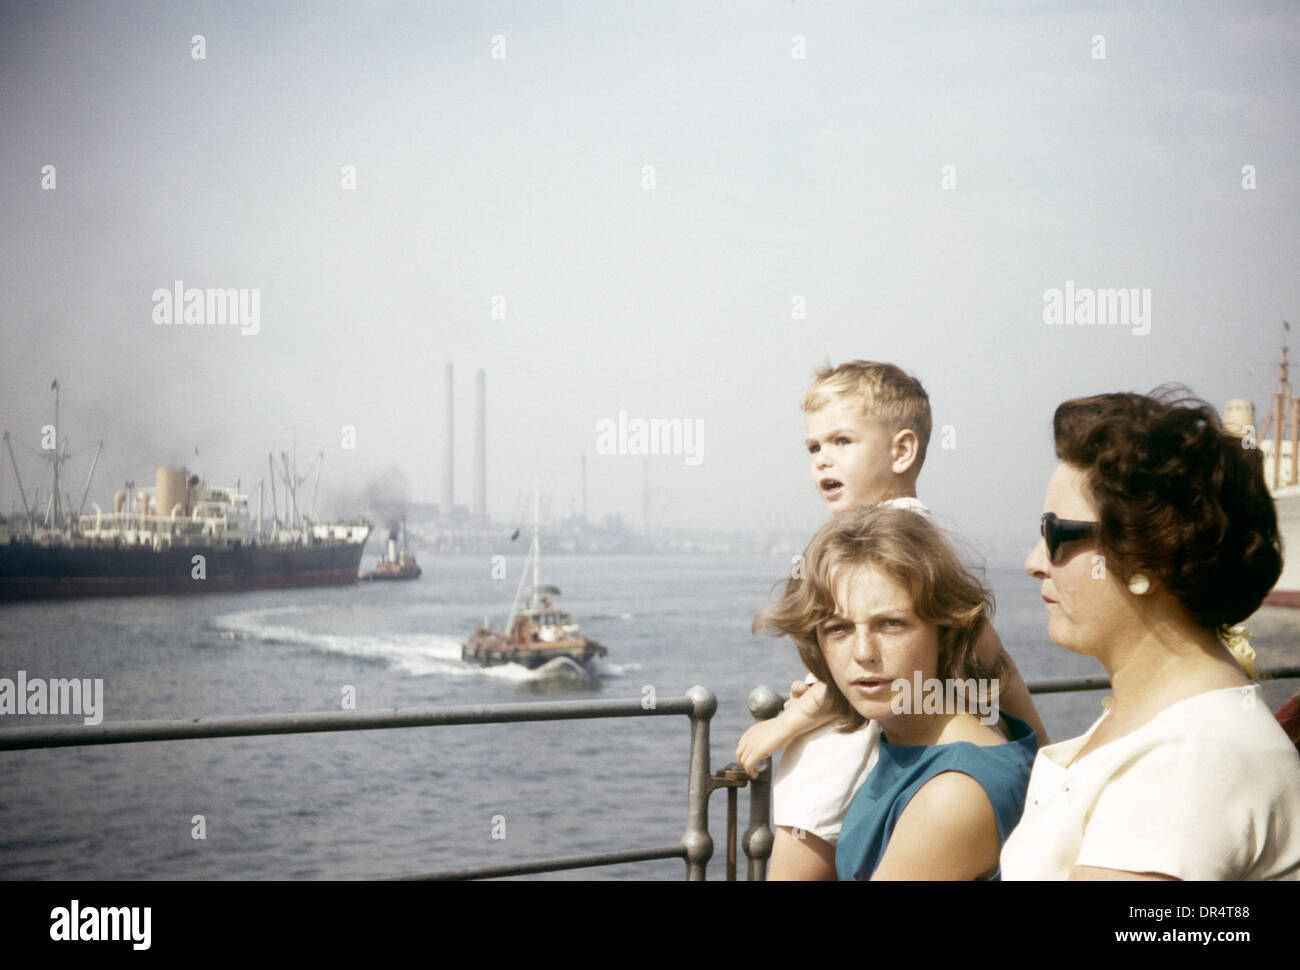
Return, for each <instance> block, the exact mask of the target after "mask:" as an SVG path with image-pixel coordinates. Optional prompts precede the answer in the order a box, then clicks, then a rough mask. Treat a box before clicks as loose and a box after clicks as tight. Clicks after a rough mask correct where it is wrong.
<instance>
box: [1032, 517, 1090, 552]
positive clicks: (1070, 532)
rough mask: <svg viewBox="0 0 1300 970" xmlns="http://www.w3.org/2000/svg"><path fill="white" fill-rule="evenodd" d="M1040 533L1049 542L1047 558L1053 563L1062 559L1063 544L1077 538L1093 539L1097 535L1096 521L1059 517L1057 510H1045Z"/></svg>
mask: <svg viewBox="0 0 1300 970" xmlns="http://www.w3.org/2000/svg"><path fill="white" fill-rule="evenodd" d="M1038 531H1039V533H1040V534H1041V535H1042V537H1043V540H1044V541H1045V542H1046V543H1047V558H1048V559H1050V560H1051V561H1052V563H1053V564H1055V563H1059V562H1060V561H1061V558H1062V557H1061V555H1060V552H1061V546H1062V545H1064V544H1065V543H1067V542H1074V541H1075V540H1077V539H1093V538H1095V537H1096V535H1097V523H1096V522H1080V521H1078V520H1077V519H1058V518H1057V517H1056V513H1055V512H1044V513H1043V522H1042V525H1040V526H1039V527H1038Z"/></svg>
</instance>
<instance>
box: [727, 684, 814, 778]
mask: <svg viewBox="0 0 1300 970" xmlns="http://www.w3.org/2000/svg"><path fill="white" fill-rule="evenodd" d="M825 697H826V685H825V684H823V683H822V682H821V681H817V682H816V683H814V684H811V685H810V684H805V683H804V682H803V681H796V682H795V683H793V684H791V685H790V699H789V700H788V701H786V702H785V709H784V710H783V711H781V713H780V714H778V715H777V716H776V717H773V718H769V719H768V720H766V721H759V722H758V723H757V724H755V725H754V726H753V727H751V728H750V729H749V730H748V731H746V732H745V733H744V734H742V735H741V736H740V743H739V744H738V745H737V746H736V761H737V762H738V763H739V764H740V767H741V768H743V769H744V770H745V773H746V774H748V775H749V777H751V778H757V777H758V765H759V762H761V761H762V760H763V759H764V758H770V757H771V756H772V755H774V754H776V753H777V752H778V751H784V750H785V749H786V748H787V747H788V746H789V744H790V742H791V741H793V740H794V739H795V738H798V737H801V736H802V735H805V734H807V733H808V732H809V731H811V730H813V729H814V728H819V727H821V726H822V725H823V724H829V723H830V722H831V721H833V720H834V719H835V716H834V715H833V714H822V713H820V712H821V707H822V701H823V699H824V698H825Z"/></svg>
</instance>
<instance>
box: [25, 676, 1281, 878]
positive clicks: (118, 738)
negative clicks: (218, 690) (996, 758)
mask: <svg viewBox="0 0 1300 970" xmlns="http://www.w3.org/2000/svg"><path fill="white" fill-rule="evenodd" d="M1290 678H1300V666H1287V667H1276V668H1272V669H1270V670H1265V671H1263V672H1261V674H1260V680H1261V682H1262V681H1265V680H1281V679H1290ZM1109 686H1110V682H1109V680H1108V679H1107V678H1106V677H1071V678H1060V679H1055V680H1039V681H1031V682H1029V684H1028V687H1029V691H1030V693H1031V694H1050V693H1062V692H1070V691H1086V690H1104V689H1106V688H1108V687H1109ZM781 705H782V698H781V697H780V696H778V695H777V693H776V692H775V691H773V690H772V689H771V688H770V687H766V686H762V687H757V688H755V689H754V690H753V691H751V692H750V695H749V711H750V714H752V715H753V717H754V720H755V721H761V720H766V719H768V718H771V717H775V716H776V715H777V714H778V713H780V711H781ZM717 707H718V701H717V697H716V696H715V695H714V694H713V692H712V691H710V690H708V689H707V688H705V687H700V686H695V687H692V688H690V689H689V690H687V691H686V693H685V694H684V695H683V696H681V697H672V698H667V699H657V700H656V701H655V703H654V704H653V705H651V706H649V707H646V706H645V705H644V704H643V703H642V701H641V700H626V701H557V702H545V703H531V704H495V705H481V706H477V707H450V708H431V709H424V710H414V711H402V710H392V711H352V712H341V713H308V714H271V715H250V716H244V717H226V718H210V719H205V718H195V719H194V720H190V721H120V722H116V723H108V724H99V725H56V726H51V727H30V728H14V729H10V730H4V731H0V751H22V750H30V749H33V748H66V747H79V746H84V745H99V744H134V743H138V742H142V741H183V740H193V739H197V738H235V737H252V736H257V735H271V734H312V733H321V732H330V731H377V730H387V729H394V728H415V727H440V726H450V725H458V724H506V723H516V722H523V721H564V720H576V719H588V718H603V717H664V716H673V715H684V716H685V717H687V718H688V719H689V720H690V725H691V746H690V765H689V771H688V784H687V808H686V832H685V833H684V834H683V836H682V838H681V841H680V842H677V843H676V844H673V845H661V846H652V847H649V848H643V849H627V850H620V851H617V852H594V853H588V854H586V855H579V856H569V857H563V858H555V859H539V860H534V861H531V862H521V863H513V864H509V865H497V866H480V867H477V868H464V869H452V870H445V871H441V872H431V873H422V874H416V875H407V876H401V877H397V878H399V879H404V880H442V879H491V878H499V877H502V876H517V875H527V874H532V873H541V872H557V871H560V870H565V869H581V868H589V867H594V866H606V865H617V864H624V863H631V862H649V861H657V860H661V859H682V860H683V861H684V862H685V863H686V878H687V879H688V880H691V881H699V880H703V879H704V878H705V873H706V868H707V866H708V862H709V860H710V859H711V858H712V856H713V838H712V836H710V835H709V796H710V795H712V794H713V792H715V791H717V790H719V789H725V790H726V791H727V838H726V848H727V863H726V871H727V875H726V878H727V879H728V880H734V879H735V878H736V861H737V860H736V836H737V792H738V790H739V789H741V788H745V787H748V788H749V789H750V797H749V822H748V825H747V827H746V829H745V834H744V837H743V840H742V842H741V846H742V848H743V850H744V853H745V856H746V858H747V859H748V878H749V879H750V880H762V879H765V878H766V875H767V860H768V859H769V858H770V857H771V854H772V844H773V840H774V833H773V831H772V826H771V783H772V765H771V759H770V758H768V759H765V760H764V761H763V763H762V765H761V766H760V769H759V771H758V776H757V777H756V778H753V779H751V778H749V777H748V776H747V775H746V774H745V773H744V772H743V771H741V770H740V768H739V766H738V765H736V764H729V765H727V766H726V767H725V768H722V769H720V770H719V771H717V772H716V773H713V774H710V758H709V724H710V721H711V719H712V717H713V715H714V713H715V712H716V711H717Z"/></svg>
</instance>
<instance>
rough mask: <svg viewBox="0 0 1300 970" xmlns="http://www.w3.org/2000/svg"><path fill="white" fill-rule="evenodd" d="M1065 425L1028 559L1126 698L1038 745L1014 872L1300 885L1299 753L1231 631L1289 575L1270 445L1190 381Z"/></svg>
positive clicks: (1100, 406)
mask: <svg viewBox="0 0 1300 970" xmlns="http://www.w3.org/2000/svg"><path fill="white" fill-rule="evenodd" d="M1055 435H1056V453H1057V457H1059V458H1060V459H1061V462H1062V463H1061V465H1060V466H1059V467H1058V468H1057V469H1056V471H1055V473H1054V474H1053V475H1052V478H1051V481H1050V483H1049V484H1048V488H1047V498H1046V502H1045V503H1044V508H1045V512H1044V515H1043V520H1042V536H1043V539H1042V541H1041V542H1039V543H1038V545H1036V546H1035V547H1034V550H1033V552H1031V553H1030V555H1029V558H1028V560H1026V562H1025V569H1026V571H1027V572H1028V573H1029V574H1030V576H1032V577H1033V578H1034V579H1036V580H1038V581H1039V583H1040V584H1041V589H1042V596H1043V601H1044V603H1045V604H1046V608H1047V618H1048V628H1049V632H1050V634H1051V637H1052V640H1053V641H1055V642H1056V644H1057V645H1058V646H1060V647H1062V648H1063V649H1065V650H1069V651H1070V652H1072V653H1079V654H1084V655H1087V656H1090V657H1095V658H1096V659H1097V660H1098V661H1099V662H1100V663H1101V665H1102V667H1103V668H1105V671H1106V673H1107V674H1108V675H1109V677H1110V682H1111V688H1112V692H1113V696H1112V698H1111V704H1110V708H1109V710H1108V711H1107V712H1106V713H1105V714H1103V715H1102V717H1101V718H1100V719H1099V720H1098V721H1097V722H1096V723H1095V724H1093V726H1092V727H1091V728H1090V729H1089V730H1088V731H1087V733H1085V734H1084V735H1082V736H1081V737H1078V738H1074V739H1073V740H1070V741H1063V742H1061V743H1059V744H1053V745H1049V746H1047V747H1045V748H1042V749H1041V750H1040V751H1039V753H1038V755H1037V757H1036V759H1035V762H1034V768H1033V772H1032V775H1031V778H1030V782H1029V791H1028V795H1027V799H1026V803H1025V813H1024V816H1023V817H1022V818H1021V820H1020V824H1019V825H1018V826H1017V827H1016V829H1015V831H1014V832H1013V833H1012V834H1011V836H1010V838H1009V839H1008V840H1007V842H1006V844H1005V845H1004V846H1003V851H1002V877H1003V878H1004V879H1066V878H1070V879H1300V823H1298V820H1300V756H1298V755H1297V753H1296V750H1295V748H1294V747H1293V746H1292V745H1291V743H1290V742H1289V740H1288V739H1287V737H1286V735H1285V733H1284V732H1283V731H1282V729H1281V728H1280V727H1279V726H1278V724H1277V722H1276V721H1274V719H1273V718H1272V716H1271V715H1270V714H1269V711H1268V708H1267V706H1266V705H1265V704H1264V702H1263V699H1262V698H1261V697H1259V696H1258V692H1257V689H1256V686H1255V684H1254V682H1253V681H1252V679H1251V676H1248V675H1247V674H1246V673H1245V672H1243V669H1242V664H1241V663H1239V662H1238V659H1237V658H1236V656H1235V655H1234V654H1233V653H1232V652H1231V650H1230V649H1229V647H1228V645H1227V643H1226V642H1225V641H1226V639H1227V637H1226V634H1227V630H1228V628H1229V627H1231V626H1232V625H1233V624H1236V623H1239V622H1240V621H1242V620H1243V619H1245V618H1246V617H1247V616H1249V615H1250V614H1251V613H1252V612H1254V611H1255V609H1256V608H1257V607H1258V606H1259V604H1260V603H1261V602H1262V601H1263V599H1264V596H1265V595H1266V594H1267V593H1268V591H1269V589H1270V588H1271V587H1272V586H1273V584H1274V583H1275V582H1276V581H1277V577H1278V575H1279V573H1280V572H1281V564H1282V557H1281V549H1280V542H1279V539H1278V534H1277V514H1276V511H1275V510H1274V507H1273V501H1272V498H1271V497H1270V496H1269V494H1268V492H1267V490H1266V489H1265V486H1264V479H1263V473H1262V468H1261V460H1260V456H1259V453H1258V452H1257V451H1254V450H1253V449H1251V448H1249V447H1244V446H1243V442H1242V440H1241V439H1239V438H1236V437H1233V436H1231V435H1229V434H1227V433H1226V432H1225V431H1224V430H1223V427H1222V425H1221V423H1220V421H1219V418H1218V415H1217V414H1216V413H1215V412H1214V410H1213V408H1211V407H1210V406H1209V405H1207V404H1206V403H1205V402H1203V401H1199V400H1196V399H1194V398H1190V397H1183V398H1179V397H1177V396H1175V394H1174V393H1173V392H1165V393H1163V394H1157V396H1153V397H1147V396H1144V395H1140V394H1104V395H1100V396H1098V397H1089V398H1078V399H1075V400H1072V401H1066V402H1065V403H1064V404H1062V405H1061V406H1060V407H1059V408H1057V410H1056V418H1055ZM1247 666H1249V664H1247Z"/></svg>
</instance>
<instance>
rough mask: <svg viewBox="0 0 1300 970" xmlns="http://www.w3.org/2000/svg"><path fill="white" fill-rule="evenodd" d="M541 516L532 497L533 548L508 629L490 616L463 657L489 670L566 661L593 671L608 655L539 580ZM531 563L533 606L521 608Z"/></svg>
mask: <svg viewBox="0 0 1300 970" xmlns="http://www.w3.org/2000/svg"><path fill="white" fill-rule="evenodd" d="M538 522H539V515H538V510H537V496H536V494H534V496H533V544H532V547H531V548H530V549H529V551H528V558H527V559H525V560H524V566H523V570H522V571H521V575H520V577H519V586H518V588H517V589H516V590H515V598H514V602H513V603H512V604H511V606H510V617H509V619H508V620H506V624H505V627H504V631H502V630H496V629H493V627H492V626H491V624H489V623H488V621H487V619H486V618H485V619H484V620H483V622H482V623H481V624H479V625H478V626H477V627H476V628H475V630H474V633H473V635H472V636H471V637H470V638H469V639H468V640H467V641H465V643H464V644H462V645H461V659H462V660H464V661H466V662H469V663H476V664H481V665H483V666H485V667H490V666H494V665H496V664H508V663H516V664H521V665H523V666H524V667H527V668H528V669H530V670H534V669H536V668H538V667H540V666H542V665H543V664H546V663H550V662H551V661H552V660H558V659H561V658H567V659H569V660H572V661H574V662H576V663H578V664H581V665H582V666H584V667H590V665H591V663H592V661H594V660H595V659H596V658H597V657H604V656H606V655H607V654H608V653H609V651H608V650H607V649H606V648H605V647H603V646H601V645H600V644H599V643H597V642H596V641H595V640H589V639H587V638H586V637H584V636H583V635H582V634H581V633H579V632H578V624H577V623H575V622H574V620H573V615H572V614H571V613H566V612H564V611H563V610H560V609H557V608H556V607H555V606H554V605H553V603H552V602H551V597H553V596H559V595H560V591H559V589H557V588H556V587H554V586H544V585H542V583H541V580H540V571H541V570H540V564H539V560H540V559H541V545H540V542H539V539H538V531H539V526H538ZM530 561H531V562H532V567H533V568H532V577H533V584H532V586H531V587H529V589H528V605H527V606H524V607H522V608H521V607H520V605H519V604H520V598H521V597H522V595H523V592H524V580H525V578H526V577H527V576H528V574H529V573H528V564H529V562H530Z"/></svg>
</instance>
